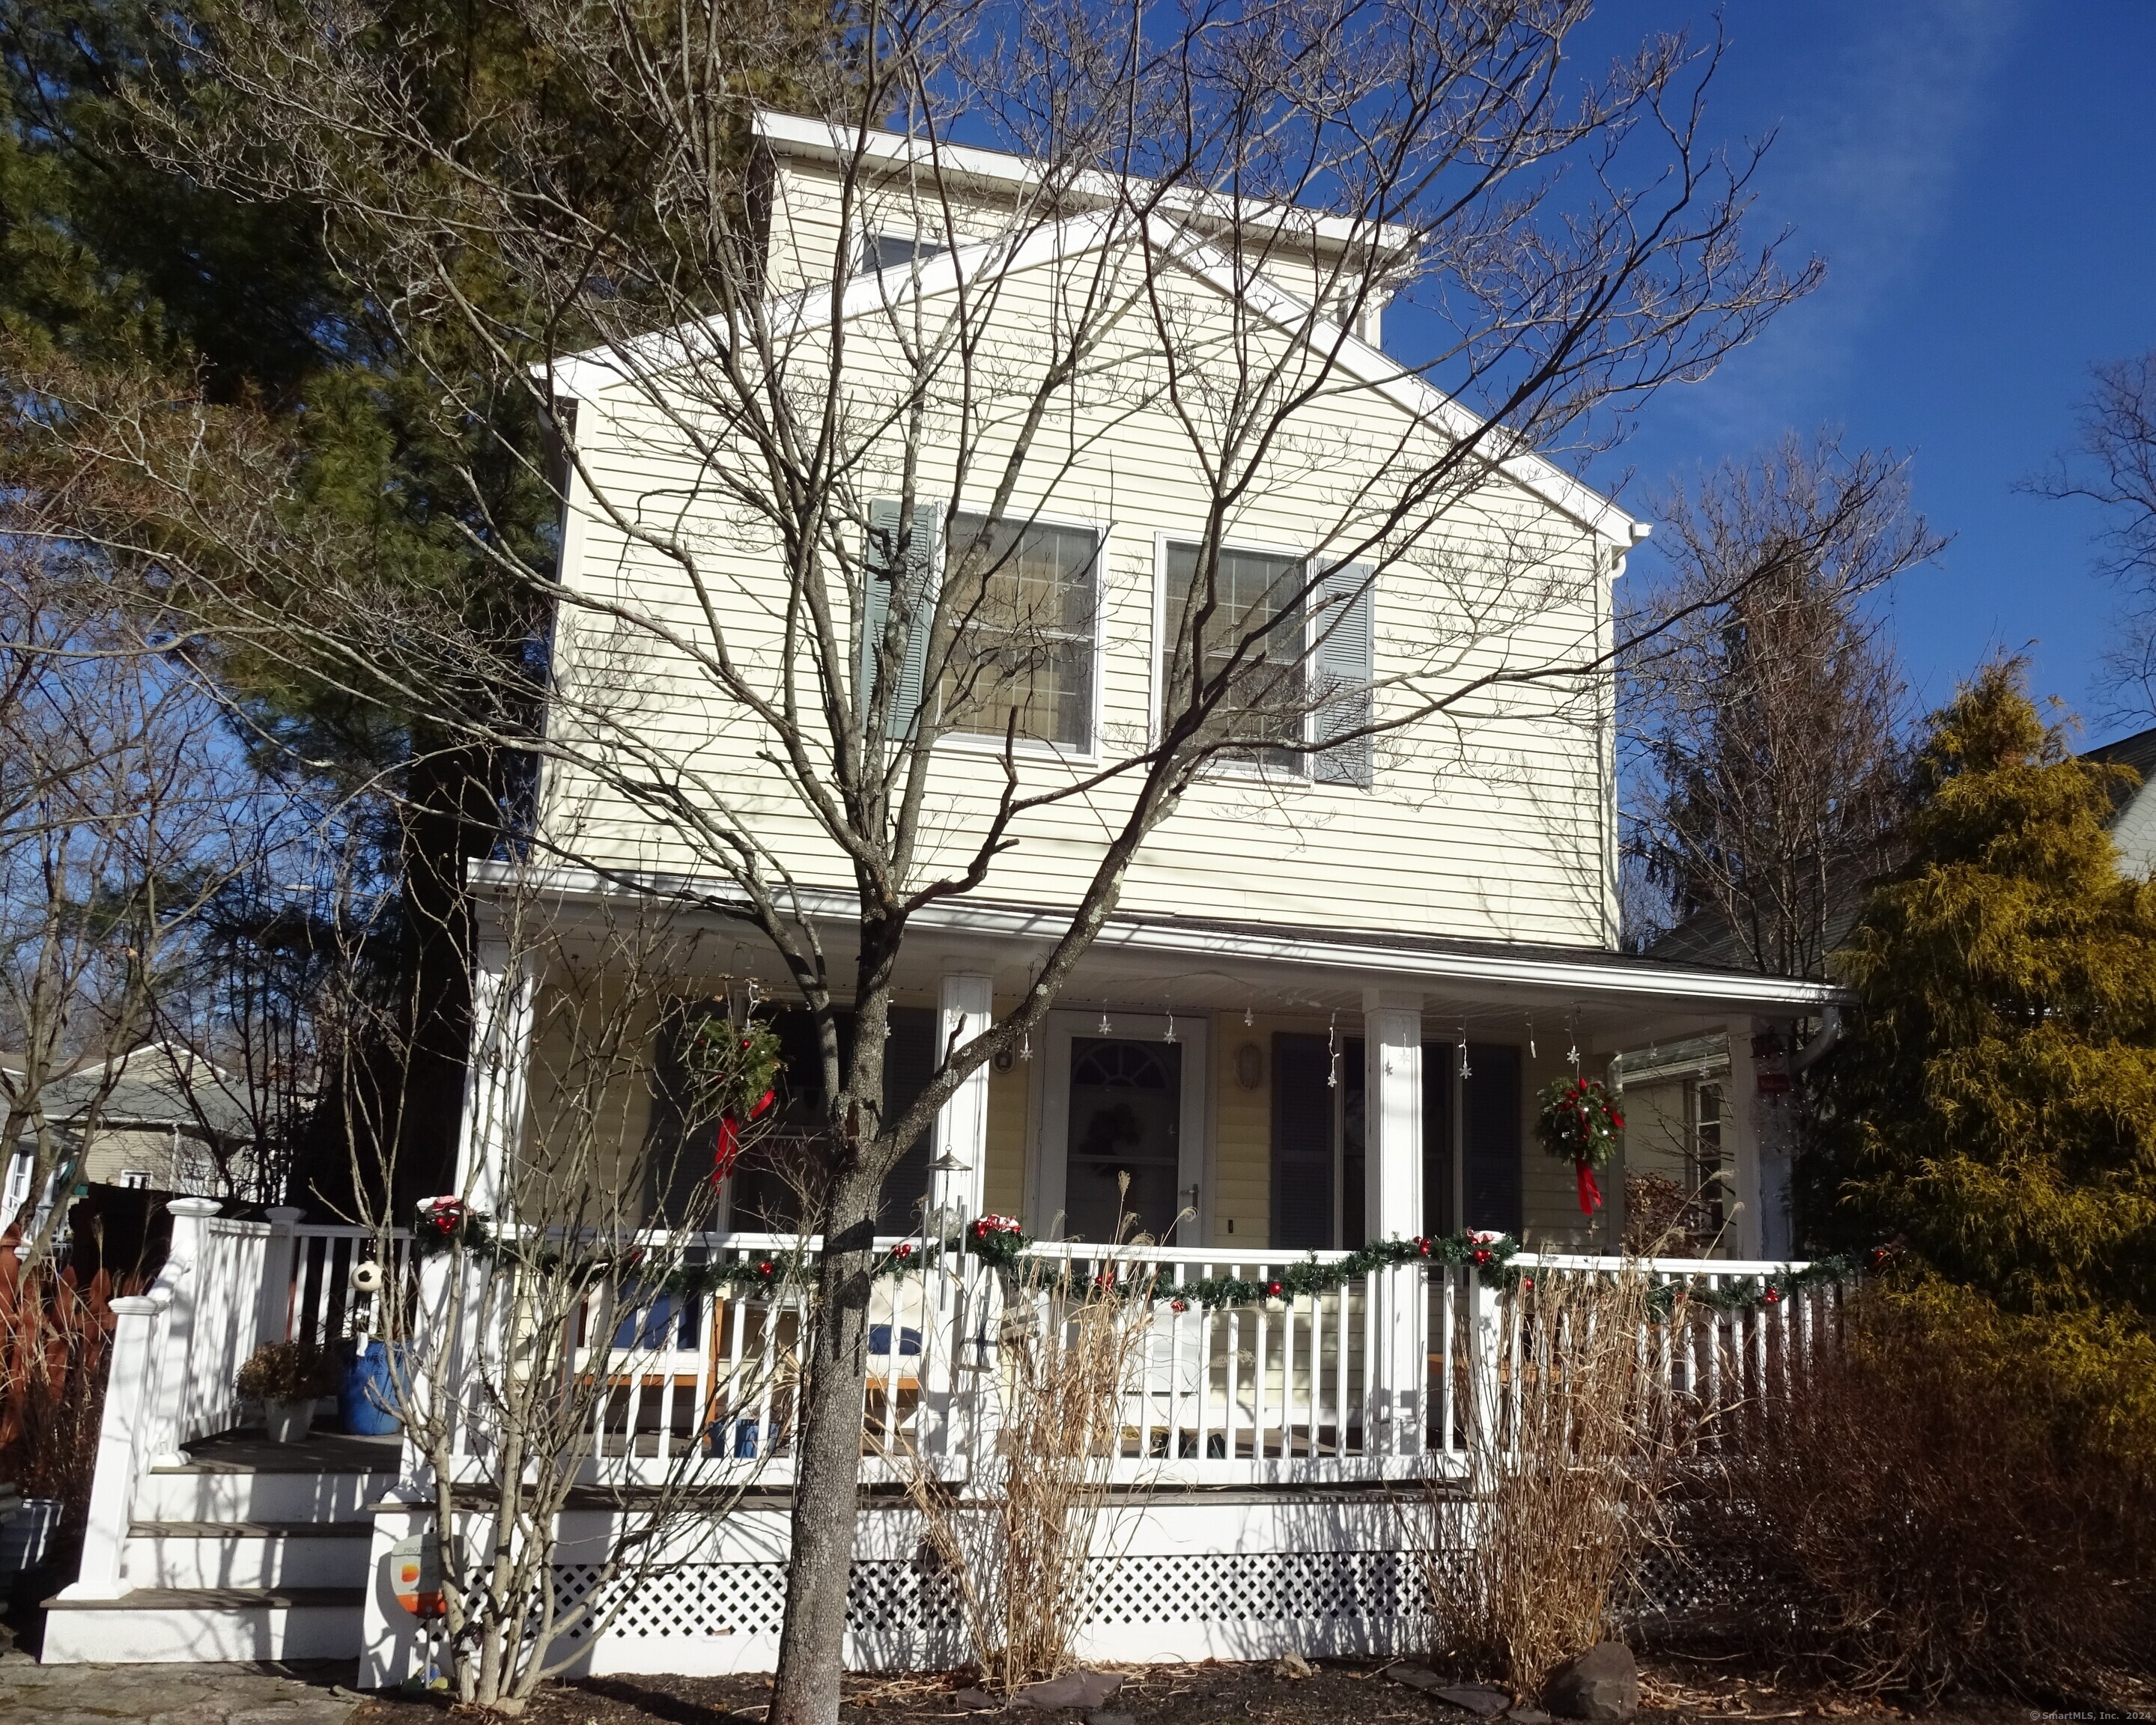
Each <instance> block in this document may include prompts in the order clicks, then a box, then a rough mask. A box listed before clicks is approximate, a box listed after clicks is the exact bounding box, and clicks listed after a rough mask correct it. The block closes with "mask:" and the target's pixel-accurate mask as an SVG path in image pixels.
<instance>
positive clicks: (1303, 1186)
mask: <svg viewBox="0 0 2156 1725" xmlns="http://www.w3.org/2000/svg"><path fill="white" fill-rule="evenodd" d="M1330 1072H1332V1052H1331V1050H1330V1049H1328V1048H1327V1047H1326V1042H1325V1038H1324V1037H1313V1036H1304V1035H1299V1034H1296V1033H1295V1032H1292V1031H1278V1032H1276V1034H1275V1036H1274V1037H1273V1178H1272V1202H1273V1225H1272V1246H1273V1249H1274V1250H1275V1251H1277V1252H1330V1251H1331V1250H1332V1086H1330V1085H1329V1084H1327V1083H1326V1082H1325V1080H1326V1078H1327V1076H1328V1075H1329V1074H1330Z"/></svg>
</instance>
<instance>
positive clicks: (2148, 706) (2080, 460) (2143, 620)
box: [2026, 349, 2156, 724]
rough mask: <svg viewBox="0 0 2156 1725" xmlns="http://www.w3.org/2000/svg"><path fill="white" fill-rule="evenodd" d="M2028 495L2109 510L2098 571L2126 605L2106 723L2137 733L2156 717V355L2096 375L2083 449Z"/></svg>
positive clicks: (2110, 669)
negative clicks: (2078, 501) (2115, 587)
mask: <svg viewBox="0 0 2156 1725" xmlns="http://www.w3.org/2000/svg"><path fill="white" fill-rule="evenodd" d="M2026 489H2029V490H2030V491H2033V492H2035V494H2037V495H2038V496H2040V497H2049V498H2056V499H2066V498H2081V499H2086V500H2087V501H2088V502H2091V503H2093V504H2097V505H2098V506H2099V507H2100V508H2101V509H2102V511H2103V517H2104V525H2103V528H2102V544H2103V545H2104V546H2105V555H2104V556H2103V557H2102V559H2101V560H2100V562H2099V565H2098V566H2099V567H2100V568H2101V569H2102V571H2103V572H2104V573H2105V574H2107V575H2108V576H2111V578H2112V580H2114V581H2117V583H2118V584H2119V586H2121V587H2122V588H2123V589H2124V591H2125V593H2126V603H2125V606H2124V607H2123V612H2122V614H2121V615H2120V617H2119V618H2118V619H2117V624H2118V626H2117V628H2116V629H2115V631H2114V632H2113V635H2112V644H2111V645H2110V646H2108V647H2107V648H2105V650H2104V655H2103V678H2102V687H2103V688H2104V689H2105V690H2106V691H2107V694H2109V696H2110V699H2111V706H2110V708H2109V709H2108V710H2107V712H2106V714H2105V715H2104V716H2105V717H2106V718H2107V719H2112V720H2115V721H2120V722H2124V723H2130V724H2143V723H2146V722H2148V720H2150V719H2152V718H2156V349H2151V350H2150V351H2148V352H2147V353H2144V354H2140V355H2137V356H2135V357H2133V358H2132V359H2124V360H2111V361H2106V362H2105V363H2104V364H2102V365H2100V366H2095V367H2094V368H2093V369H2092V371H2091V372H2090V387H2089V392H2088V394H2087V397H2085V398H2084V399H2083V401H2082V410H2081V438H2080V441H2079V447H2078V448H2076V449H2075V450H2074V451H2073V452H2072V453H2070V454H2066V455H2063V456H2061V458H2059V459H2058V460H2057V461H2056V462H2054V463H2052V465H2051V468H2049V470H2047V471H2046V472H2045V473H2042V474H2040V475H2039V476H2038V477H2037V478H2035V479H2031V480H2030V481H2028V482H2027V484H2026Z"/></svg>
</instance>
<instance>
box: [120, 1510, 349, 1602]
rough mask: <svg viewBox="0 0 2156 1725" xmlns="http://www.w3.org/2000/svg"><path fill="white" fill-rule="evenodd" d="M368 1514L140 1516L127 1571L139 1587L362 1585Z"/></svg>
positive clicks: (124, 1559) (128, 1552) (132, 1533)
mask: <svg viewBox="0 0 2156 1725" xmlns="http://www.w3.org/2000/svg"><path fill="white" fill-rule="evenodd" d="M373 1531H374V1528H373V1523H372V1522H371V1521H367V1520H364V1519H362V1520H359V1521H352V1522H333V1523H320V1522H268V1521H259V1522H258V1521H241V1522H137V1523H135V1525H134V1526H133V1527H132V1528H130V1529H129V1530H128V1536H127V1543H126V1548H125V1549H124V1551H123V1554H122V1556H121V1564H122V1573H123V1574H126V1577H127V1579H129V1580H130V1581H131V1582H133V1583H134V1584H136V1586H138V1587H156V1588H180V1589H218V1590H224V1589H233V1588H249V1589H252V1588H265V1587H266V1588H295V1587H303V1588H315V1587H352V1586H364V1585H365V1584H366V1581H367V1540H368V1538H369V1537H370V1536H371V1535H372V1533H373Z"/></svg>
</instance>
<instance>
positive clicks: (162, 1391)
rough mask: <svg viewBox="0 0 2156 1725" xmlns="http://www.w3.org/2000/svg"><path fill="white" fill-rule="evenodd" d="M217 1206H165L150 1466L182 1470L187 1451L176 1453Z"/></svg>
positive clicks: (182, 1436)
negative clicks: (163, 1295) (165, 1284)
mask: <svg viewBox="0 0 2156 1725" xmlns="http://www.w3.org/2000/svg"><path fill="white" fill-rule="evenodd" d="M221 1207H222V1206H221V1205H219V1204H218V1201H217V1200H216V1199H214V1198H175V1199H173V1200H172V1202H171V1203H170V1204H167V1205H166V1206H165V1208H166V1209H167V1210H168V1211H171V1212H172V1250H171V1251H170V1252H167V1254H166V1258H165V1262H166V1267H167V1273H168V1275H169V1277H170V1282H169V1285H170V1286H171V1288H172V1304H171V1305H169V1306H168V1307H167V1308H165V1333H164V1336H163V1338H162V1340H161V1342H160V1344H159V1348H158V1353H159V1355H160V1357H159V1359H158V1360H157V1424H156V1426H155V1427H154V1428H153V1433H154V1436H153V1439H152V1448H151V1454H150V1465H151V1467H186V1466H187V1452H186V1451H184V1450H183V1449H182V1448H181V1446H182V1444H184V1443H185V1442H186V1441H187V1429H186V1426H187V1410H188V1405H189V1402H190V1400H191V1396H190V1391H191V1390H193V1383H192V1381H191V1380H190V1379H189V1376H188V1369H187V1368H188V1364H189V1356H190V1354H192V1352H193V1347H194V1329H195V1313H196V1310H197V1308H198V1307H199V1306H200V1305H201V1303H202V1275H201V1267H202V1263H203V1257H204V1256H205V1253H204V1250H203V1248H204V1246H205V1244H206V1243H207V1242H206V1229H207V1225H208V1221H209V1219H210V1218H211V1217H212V1216H215V1215H216V1214H217V1213H218V1210H219V1209H220V1208H221ZM161 1279H162V1278H161Z"/></svg>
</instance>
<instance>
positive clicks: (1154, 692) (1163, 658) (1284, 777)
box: [1146, 532, 1375, 790]
mask: <svg viewBox="0 0 2156 1725" xmlns="http://www.w3.org/2000/svg"><path fill="white" fill-rule="evenodd" d="M1152 543H1153V581H1152V653H1150V654H1149V655H1148V658H1150V660H1151V664H1150V667H1149V669H1150V671H1151V674H1152V687H1151V688H1149V689H1147V695H1146V704H1147V714H1146V736H1147V741H1148V742H1149V743H1150V744H1151V745H1152V746H1153V747H1155V748H1158V747H1159V746H1160V738H1161V718H1162V714H1161V710H1160V698H1161V696H1163V694H1166V693H1167V692H1168V547H1169V546H1170V545H1195V544H1196V543H1197V539H1196V537H1195V536H1193V535H1191V534H1188V533H1168V532H1160V533H1156V534H1154V535H1153V536H1152ZM1220 549H1221V550H1224V551H1247V552H1249V553H1250V554H1251V555H1254V556H1259V557H1291V558H1293V559H1294V560H1296V562H1298V563H1300V564H1301V565H1302V566H1303V568H1304V570H1305V571H1306V573H1305V575H1304V577H1303V585H1304V586H1305V587H1308V586H1309V585H1310V578H1309V575H1308V573H1307V571H1308V570H1309V567H1310V564H1311V561H1312V559H1313V558H1314V557H1315V556H1316V555H1317V553H1316V552H1314V551H1312V550H1310V548H1309V547H1308V546H1306V545H1266V544H1265V543H1263V542H1262V541H1260V540H1248V539H1224V540H1221V541H1220ZM1374 615H1375V614H1374V613H1373V618H1374ZM1374 639H1375V624H1374V621H1373V640H1374ZM1315 647H1316V637H1315V635H1314V633H1313V631H1312V616H1311V608H1310V607H1309V606H1308V605H1307V604H1305V605H1304V607H1303V608H1302V653H1303V676H1304V680H1305V683H1306V686H1307V683H1308V678H1309V674H1310V665H1309V660H1310V655H1311V653H1312V651H1313V650H1314V648H1315ZM1311 719H1312V714H1309V713H1306V714H1303V718H1302V740H1303V747H1302V748H1301V749H1300V750H1297V751H1296V753H1297V755H1300V756H1301V759H1302V761H1303V764H1302V765H1300V766H1294V767H1286V766H1281V765H1279V764H1277V763H1276V762H1273V761H1267V760H1235V759H1234V758H1233V757H1232V756H1227V755H1221V756H1217V757H1215V758H1214V760H1211V761H1209V762H1208V763H1207V764H1206V767H1205V770H1204V775H1203V776H1204V777H1205V778H1209V779H1211V778H1219V779H1227V780H1234V779H1240V780H1243V781H1247V782H1249V783H1250V784H1263V785H1276V786H1283V787H1286V786H1302V787H1303V788H1304V789H1306V790H1319V789H1323V790H1338V789H1341V788H1342V787H1341V786H1320V785H1319V784H1318V783H1317V780H1315V779H1314V778H1312V776H1311V772H1310V766H1309V755H1310V748H1309V745H1310V724H1311Z"/></svg>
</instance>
